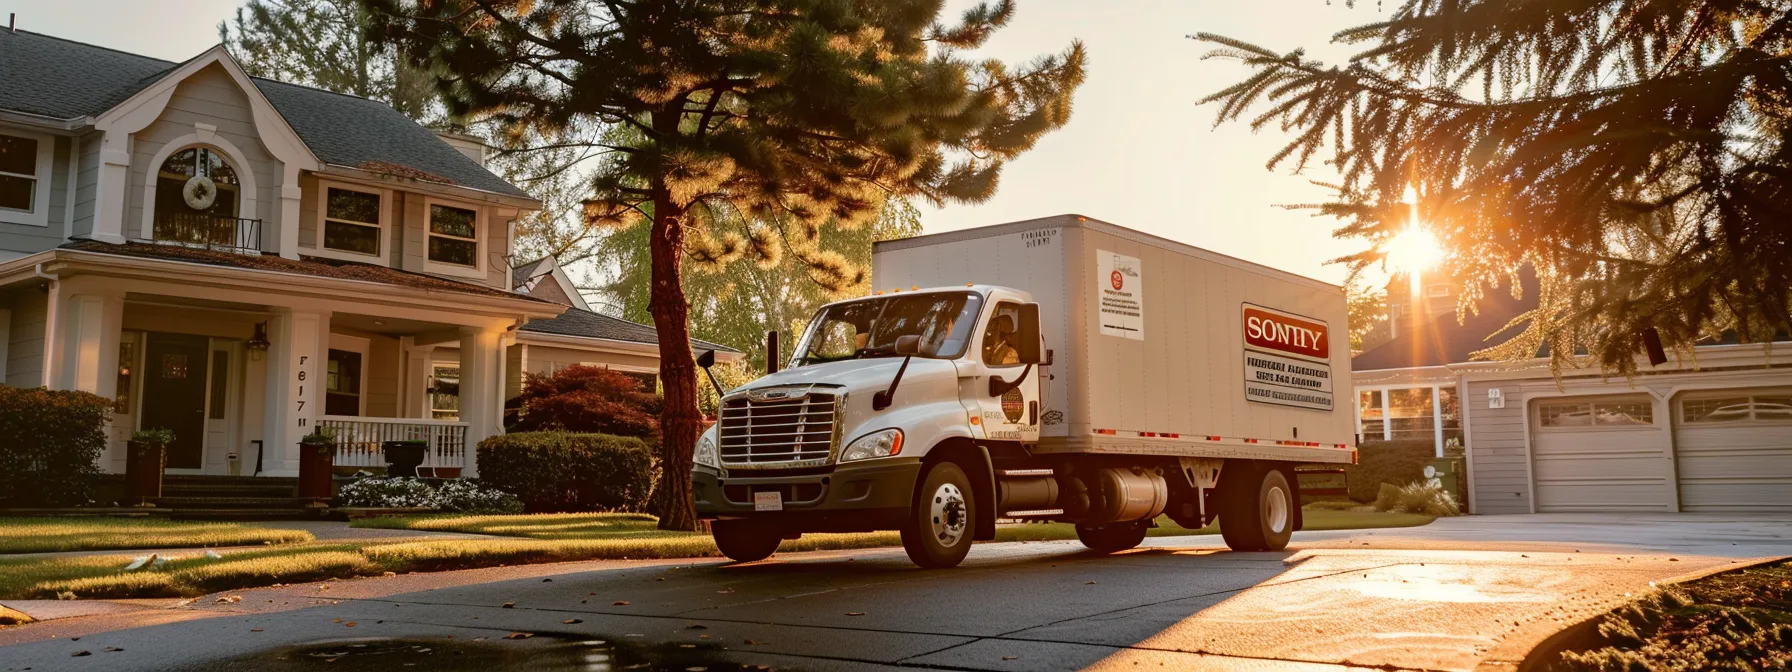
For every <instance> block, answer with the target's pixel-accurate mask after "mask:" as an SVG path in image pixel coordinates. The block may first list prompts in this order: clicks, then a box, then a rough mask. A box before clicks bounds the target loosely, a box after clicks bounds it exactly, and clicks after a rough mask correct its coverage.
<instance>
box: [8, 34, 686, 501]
mask: <svg viewBox="0 0 1792 672" xmlns="http://www.w3.org/2000/svg"><path fill="white" fill-rule="evenodd" d="M483 156H484V154H483V147H482V146H481V145H480V144H479V143H478V141H477V139H473V138H467V137H465V136H454V135H438V134H435V133H432V132H431V131H429V130H428V129H425V128H423V127H422V126H419V125H417V124H416V123H414V122H412V121H411V120H409V119H407V118H406V117H404V116H403V115H400V114H399V113H398V112H396V111H394V110H393V109H391V108H390V107H389V106H387V105H385V104H382V103H378V102H374V101H369V100H365V99H361V98H355V97H352V96H344V95H339V94H335V93H329V92H325V91H321V90H317V89H311V88H306V87H302V86H295V85H291V84H285V83H280V82H275V81H270V80H266V79H258V78H252V77H249V76H247V75H246V74H245V73H244V72H243V70H242V68H241V67H240V66H239V65H238V64H237V63H236V62H235V61H234V60H233V59H232V58H231V57H230V55H229V54H228V53H226V52H225V50H224V49H223V48H222V47H217V48H213V49H211V50H208V51H206V52H205V53H203V54H200V55H198V56H195V57H194V58H192V59H189V60H187V61H185V62H181V63H171V62H167V61H162V60H158V59H153V58H148V57H144V56H138V55H134V54H127V53H122V52H118V51H113V50H109V49H104V48H101V47H96V46H91V45H86V44H81V43H77V42H71V41H67V40H62V39H57V38H53V37H48V36H44V35H38V34H34V33H29V32H24V31H17V32H14V31H0V380H3V381H4V382H5V383H6V384H8V385H13V386H21V387H34V386H39V385H46V386H49V387H51V388H56V389H75V390H85V391H89V392H93V393H96V394H99V395H101V396H104V397H108V398H113V399H116V400H117V411H116V414H115V416H114V422H113V426H112V428H111V432H112V437H111V442H110V445H109V446H108V448H107V450H106V451H105V453H104V455H103V457H102V458H101V463H100V466H101V467H102V469H103V470H105V471H108V472H119V471H122V470H123V468H124V455H125V453H124V442H125V440H126V439H127V438H128V436H129V435H130V433H131V431H133V430H135V429H139V428H150V427H166V428H169V429H172V430H174V433H175V437H176V439H175V443H174V445H173V446H171V447H170V450H169V454H168V469H169V471H170V472H171V473H176V474H180V473H188V474H230V473H241V474H261V475H271V476H290V475H292V474H294V473H296V472H297V469H298V452H297V448H296V444H297V442H298V441H299V438H300V437H301V436H303V435H305V434H307V433H310V432H312V431H313V430H316V429H318V428H319V427H324V428H328V429H329V430H332V431H334V432H336V433H337V434H338V435H339V438H340V439H341V440H342V441H343V445H342V447H341V449H340V450H339V452H338V455H337V460H338V464H349V465H357V466H358V465H367V466H372V465H377V464H381V463H382V461H381V460H380V458H379V454H378V453H379V443H380V442H381V441H384V440H388V439H401V438H427V439H429V440H430V441H431V443H432V445H433V450H432V451H431V453H430V455H429V457H428V461H427V462H426V465H428V466H432V467H437V468H438V471H437V473H449V474H451V473H454V472H455V471H456V470H459V472H460V473H461V474H463V475H469V476H470V475H475V474H476V473H477V465H476V464H475V463H474V459H473V458H474V456H473V453H472V451H471V450H469V448H470V447H471V446H473V445H474V444H475V443H477V442H478V441H479V440H480V439H482V438H484V437H487V436H490V435H493V434H497V433H500V432H502V427H501V424H500V423H501V413H502V405H503V400H504V398H505V396H506V386H507V382H510V381H514V380H515V379H516V377H517V376H516V374H517V373H518V372H520V371H523V370H529V369H527V368H526V365H524V364H519V363H518V359H519V358H522V357H524V355H525V353H527V352H528V349H527V347H525V344H527V343H529V342H530V339H531V338H533V337H534V336H533V334H534V333H535V332H534V331H532V330H531V323H532V322H534V321H537V320H542V321H546V323H547V324H555V323H559V322H560V320H558V319H556V318H559V316H560V315H561V313H563V312H567V311H568V310H569V309H568V306H567V305H566V304H567V303H568V302H569V301H571V300H577V292H576V291H574V292H571V294H569V295H568V296H566V297H563V298H565V299H567V301H562V300H558V299H554V298H547V299H544V298H538V297H537V296H534V295H532V294H536V293H537V292H534V291H533V290H531V291H527V292H522V293H519V292H517V291H515V289H514V287H515V285H513V283H512V279H513V269H512V268H511V264H510V258H511V229H512V225H513V223H514V221H515V220H516V218H517V217H518V216H519V215H521V214H522V213H524V212H527V211H530V210H534V209H537V208H539V207H540V203H538V202H537V201H536V200H535V199H533V198H531V197H529V195H528V194H526V193H525V192H523V191H522V190H520V189H518V188H517V187H515V186H513V185H511V184H509V183H507V182H506V181H504V180H503V179H501V178H499V177H497V176H496V175H494V174H492V173H491V172H490V171H488V170H487V169H486V168H485V167H484V166H483V165H482V160H483ZM560 277H564V274H563V273H561V274H560ZM575 305H576V304H575ZM574 319H575V320H582V319H583V318H574ZM635 326H637V327H638V326H639V325H635ZM534 328H535V329H540V328H542V327H534ZM606 333H609V332H603V331H601V330H598V331H594V332H593V333H591V334H579V335H575V336H573V337H570V338H574V339H583V340H580V341H578V342H580V343H585V344H587V345H588V347H587V348H586V349H587V350H590V351H593V352H598V351H603V352H609V351H610V350H626V349H627V348H629V347H635V346H637V345H638V343H636V342H634V341H632V340H631V341H629V342H628V343H627V344H626V346H625V345H617V346H615V347H611V348H609V350H605V347H607V346H606V344H607V343H608V340H606V339H611V337H610V336H606V335H605V334H606ZM648 333H649V334H650V335H649V336H648V338H650V339H651V329H649V330H648ZM525 334H529V335H525ZM611 340H614V339H611ZM637 350H638V351H642V352H646V351H649V350H651V348H637ZM629 352H635V351H629ZM581 361H586V360H581ZM589 361H596V362H600V363H606V364H609V363H612V360H608V359H604V358H602V357H598V356H595V355H594V356H592V357H590V358H589ZM613 361H614V364H615V365H618V366H621V365H625V364H626V365H628V366H632V367H637V368H638V369H643V370H651V369H652V368H654V367H655V366H657V364H656V363H655V361H656V360H655V359H654V358H652V357H647V356H644V357H638V358H633V359H627V360H626V361H625V360H623V359H621V358H617V359H615V360H613ZM444 363H445V364H449V365H451V366H452V369H453V371H454V374H455V380H454V381H453V382H454V383H455V384H454V385H452V386H446V385H437V384H436V381H435V380H434V378H435V377H436V375H437V374H438V371H439V370H440V369H439V368H438V367H439V366H440V365H442V364H444ZM444 389H447V391H449V392H451V394H450V395H448V396H449V397H450V398H451V401H449V400H446V399H444V398H443V396H444V395H443V394H442V392H443V391H444ZM448 406H451V407H452V408H448V409H446V410H448V411H451V412H450V413H443V412H442V411H443V410H444V407H448ZM469 409H476V412H474V411H469ZM444 468H445V469H446V470H447V471H446V472H443V471H441V469H444Z"/></svg>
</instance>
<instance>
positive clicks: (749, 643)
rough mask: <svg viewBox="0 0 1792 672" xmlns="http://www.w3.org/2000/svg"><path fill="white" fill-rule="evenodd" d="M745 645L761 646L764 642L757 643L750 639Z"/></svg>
mask: <svg viewBox="0 0 1792 672" xmlns="http://www.w3.org/2000/svg"><path fill="white" fill-rule="evenodd" d="M745 643H746V645H747V646H759V645H760V644H763V643H764V642H756V641H753V640H751V639H749V640H746V642H745Z"/></svg>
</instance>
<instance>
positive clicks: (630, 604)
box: [0, 516, 1792, 671]
mask: <svg viewBox="0 0 1792 672" xmlns="http://www.w3.org/2000/svg"><path fill="white" fill-rule="evenodd" d="M1150 544H1151V545H1150V546H1149V547H1147V548H1142V549H1138V550H1135V551H1133V552H1130V553H1126V554H1122V555H1118V556H1111V557H1103V556H1095V555H1092V554H1088V553H1085V552H1083V551H1082V550H1081V547H1080V546H1078V545H1077V544H1076V543H1075V542H1040V543H1024V544H990V545H980V546H978V547H977V548H976V549H975V550H973V551H972V554H971V559H970V560H969V561H968V562H967V563H966V564H965V565H964V566H962V567H960V568H958V569H955V570H942V571H927V570H919V569H915V568H914V567H913V566H912V565H909V564H908V562H907V559H906V557H904V556H903V554H902V552H901V551H900V550H899V549H878V550H869V551H842V552H824V553H806V554H789V555H780V556H775V557H774V558H772V559H771V560H768V561H765V562H761V563H752V564H747V565H728V564H724V563H720V562H713V561H706V562H700V563H692V562H689V561H685V562H677V561H653V562H588V563H568V564H560V565H534V566H527V567H506V568H494V569H488V570H470V571H464V572H446V573H440V574H416V575H406V576H397V577H385V578H375V579H365V580H355V581H339V582H326V583H321V584H306V585H295V586H286V587H281V588H269V589H258V590H248V591H236V592H234V593H232V594H233V595H239V596H241V597H242V600H241V601H239V602H234V603H223V604H219V603H216V602H215V601H214V600H212V599H205V600H200V601H199V602H196V603H194V604H193V605H191V606H189V607H186V608H183V609H164V610H154V611H150V612H142V613H140V614H118V615H107V616H95V617H87V618H71V619H65V620H59V621H52V622H48V623H41V624H35V625H29V626H23V627H19V628H8V629H5V630H0V644H10V646H5V647H4V648H0V670H4V669H23V668H25V667H30V668H32V669H36V670H55V669H80V670H106V669H119V670H134V669H178V670H213V669H216V670H223V669H243V668H245V667H249V668H253V669H272V670H301V669H320V670H322V669H331V670H339V669H345V668H346V669H381V670H392V669H403V668H404V667H407V666H414V667H419V668H423V669H479V670H492V671H496V670H512V669H518V670H520V669H561V670H593V671H596V670H605V671H607V670H627V669H642V670H648V669H653V670H697V669H699V668H701V669H703V670H735V669H763V668H764V667H769V668H772V669H780V670H835V669H852V670H857V669H885V668H889V669H894V668H895V667H907V668H914V667H931V668H943V669H968V670H1056V669H1084V668H1094V669H1138V668H1140V667H1157V668H1159V669H1218V670H1282V669H1312V670H1331V669H1343V668H1346V667H1349V666H1365V667H1373V668H1377V669H1425V670H1467V669H1477V668H1480V669H1496V670H1497V669H1512V668H1513V667H1515V663H1516V661H1518V660H1520V659H1522V657H1523V655H1524V654H1525V653H1526V652H1528V651H1529V649H1530V648H1531V647H1532V646H1534V645H1535V644H1536V643H1537V642H1538V641H1541V639H1542V638H1543V637H1546V636H1548V635H1549V634H1551V633H1553V632H1555V631H1557V630H1559V629H1561V628H1562V627H1564V626H1566V625H1568V624H1570V623H1574V622H1577V621H1580V620H1584V619H1586V618H1590V617H1592V616H1594V615H1596V614H1599V613H1601V612H1603V611H1604V610H1606V609H1609V608H1610V607H1611V606H1614V605H1616V604H1618V603H1620V602H1622V601H1623V600H1624V599H1625V598H1626V596H1628V595H1634V594H1636V593H1640V592H1642V591H1645V590H1647V589H1648V587H1649V585H1650V583H1651V582H1663V581H1670V580H1674V579H1677V578H1685V577H1691V576H1697V575H1701V574H1705V573H1710V572H1715V571H1723V570H1725V569H1730V568H1734V567H1738V566H1741V565H1742V564H1745V563H1748V562H1751V561H1753V560H1755V559H1760V558H1765V557H1772V556H1784V555H1789V554H1792V519H1786V518H1785V517H1779V518H1773V517H1756V518H1750V517H1696V516H1681V517H1672V516H1667V517H1648V516H1642V517H1638V516H1591V517H1586V516H1582V517H1551V516H1506V517H1486V518H1481V517H1471V518H1462V519H1454V520H1444V521H1439V522H1437V523H1434V524H1432V525H1430V526H1426V527H1421V528H1408V529H1401V530H1379V531H1357V532H1317V533H1300V534H1297V535H1296V538H1295V543H1294V545H1293V547H1291V549H1290V550H1289V551H1288V552H1284V553H1232V552H1228V551H1225V550H1223V549H1221V548H1220V547H1219V540H1218V539H1216V538H1212V537H1181V538H1156V539H1152V540H1151V541H1150ZM144 614H148V615H149V616H145V615H144ZM152 617H153V618H152ZM144 619H149V620H144ZM137 626H146V627H137ZM75 637H79V639H78V640H76V639H74V638H75ZM108 649H115V650H108ZM425 649H427V650H425ZM83 651H85V652H87V655H84V656H77V655H75V654H77V653H80V652H83ZM755 666H763V667H755Z"/></svg>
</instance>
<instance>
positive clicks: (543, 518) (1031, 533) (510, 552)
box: [0, 509, 1432, 599]
mask: <svg viewBox="0 0 1792 672" xmlns="http://www.w3.org/2000/svg"><path fill="white" fill-rule="evenodd" d="M1306 516H1307V529H1309V530H1337V529H1363V528H1374V527H1410V526H1414V525H1424V524H1426V523H1429V522H1431V520H1432V518H1431V517H1430V516H1424V515H1415V514H1399V513H1378V512H1373V511H1323V510H1315V509H1309V510H1307V511H1306ZM82 522H84V521H82ZM655 522H656V521H655V520H654V518H653V517H651V516H645V515H640V514H608V513H597V514H554V515H519V516H460V515H428V516H413V517H404V518H374V519H369V520H360V521H355V523H353V524H354V526H356V527H377V528H387V529H414V530H441V531H457V532H476V533H483V534H493V535H502V536H498V537H494V538H490V539H436V540H411V541H362V542H347V543H326V542H304V543H288V544H282V545H278V546H272V547H269V548H266V549H256V550H252V551H241V552H236V553H227V554H225V556H224V557H222V558H205V557H203V556H201V555H200V554H198V553H193V554H191V555H187V556H181V557H179V558H178V559H174V560H171V561H170V562H168V563H167V564H166V565H164V566H161V567H153V568H149V569H143V570H139V571H135V572H126V571H124V567H125V565H126V564H128V563H129V562H130V561H131V558H132V557H133V556H132V555H102V556H87V557H79V558H0V599H32V598H38V599H41V598H53V597H71V596H72V597H75V598H88V599H93V598H122V597H171V596H193V595H204V594H207V593H211V592H216V591H221V590H231V589H238V588H251V587H255V586H266V585H272V584H275V583H300V582H305V581H316V580H320V579H327V578H349V577H355V576H378V575H380V574H382V573H384V572H400V573H402V572H430V571H445V570H452V569H470V568H476V567H493V566H497V565H517V564H532V563H544V562H568V561H574V560H601V559H649V558H694V557H714V556H716V555H718V553H717V551H716V547H715V543H714V542H712V541H711V540H710V538H709V537H708V536H707V535H703V534H697V533H692V532H666V531H662V530H658V529H654V524H655ZM1158 523H1159V527H1158V528H1157V529H1154V530H1152V531H1151V534H1152V536H1160V537H1161V536H1175V535H1184V534H1213V533H1215V532H1216V531H1217V530H1216V529H1214V528H1212V527H1208V528H1203V529H1200V530H1188V529H1184V528H1181V527H1177V526H1175V524H1174V523H1171V522H1170V521H1169V520H1167V519H1163V520H1159V521H1158ZM250 529H253V528H250ZM1074 538H1076V531H1075V528H1074V527H1073V526H1071V525H1069V524H1065V523H1049V524H1025V525H1004V526H1002V527H1001V529H999V530H997V540H998V541H1041V540H1053V539H1074ZM900 544H901V539H900V537H899V536H898V535H897V534H896V533H895V532H868V533H863V534H807V535H803V538H802V539H798V540H794V541H785V542H784V544H783V546H781V547H780V550H781V551H783V552H786V553H794V552H799V551H815V550H838V549H853V548H874V547H885V546H896V545H900Z"/></svg>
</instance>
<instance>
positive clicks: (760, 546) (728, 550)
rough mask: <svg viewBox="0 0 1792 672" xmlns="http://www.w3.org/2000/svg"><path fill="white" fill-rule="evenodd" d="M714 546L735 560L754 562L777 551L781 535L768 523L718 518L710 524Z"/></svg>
mask: <svg viewBox="0 0 1792 672" xmlns="http://www.w3.org/2000/svg"><path fill="white" fill-rule="evenodd" d="M710 534H711V535H713V536H714V537H715V539H716V548H719V549H722V555H726V556H728V559H729V560H733V561H735V562H756V561H759V560H764V559H766V558H769V557H772V554H773V553H776V552H778V544H779V543H781V542H783V541H784V537H783V535H780V534H778V531H777V530H775V529H773V528H772V527H771V526H769V525H763V524H756V523H754V522H753V521H750V520H718V521H716V522H714V523H711V524H710Z"/></svg>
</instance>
